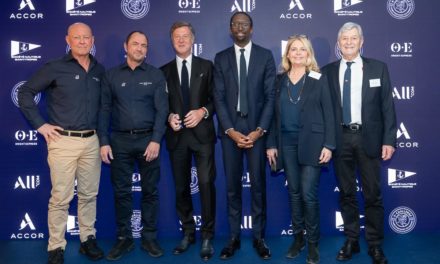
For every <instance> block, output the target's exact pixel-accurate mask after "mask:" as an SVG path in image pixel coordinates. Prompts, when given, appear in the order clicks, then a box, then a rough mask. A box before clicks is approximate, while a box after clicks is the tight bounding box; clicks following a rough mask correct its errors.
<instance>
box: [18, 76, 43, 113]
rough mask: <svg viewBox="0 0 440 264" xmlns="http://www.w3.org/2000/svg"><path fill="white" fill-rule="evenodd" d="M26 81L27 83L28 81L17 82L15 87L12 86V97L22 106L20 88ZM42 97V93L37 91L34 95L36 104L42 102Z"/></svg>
mask: <svg viewBox="0 0 440 264" xmlns="http://www.w3.org/2000/svg"><path fill="white" fill-rule="evenodd" d="M25 83H26V81H21V82H19V83H17V84H16V85H14V87H12V91H11V99H12V102H13V103H14V104H15V106H16V107H20V105H19V104H18V90H19V89H20V87H21V86H22V85H23V84H25ZM40 99H41V93H37V94H36V95H35V96H34V102H35V104H38V103H39V102H40Z"/></svg>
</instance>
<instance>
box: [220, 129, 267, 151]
mask: <svg viewBox="0 0 440 264" xmlns="http://www.w3.org/2000/svg"><path fill="white" fill-rule="evenodd" d="M262 135H263V133H262V131H261V130H254V131H252V132H250V133H249V134H248V135H243V134H242V133H240V132H238V131H236V130H235V129H233V128H232V129H230V130H229V131H228V136H229V137H230V138H231V139H232V140H234V141H235V143H237V146H238V147H239V148H246V149H247V148H252V147H253V146H254V143H255V142H256V141H257V140H258V139H259V138H260V137H261V136H262Z"/></svg>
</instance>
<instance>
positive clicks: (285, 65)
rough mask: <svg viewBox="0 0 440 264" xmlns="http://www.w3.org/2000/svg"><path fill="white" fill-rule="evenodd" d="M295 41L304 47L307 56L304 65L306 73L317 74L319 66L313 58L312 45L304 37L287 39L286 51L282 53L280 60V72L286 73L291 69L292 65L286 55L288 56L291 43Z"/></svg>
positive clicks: (297, 36) (294, 36)
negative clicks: (313, 72)
mask: <svg viewBox="0 0 440 264" xmlns="http://www.w3.org/2000/svg"><path fill="white" fill-rule="evenodd" d="M296 40H298V41H300V42H301V43H302V44H303V45H304V47H305V48H306V51H307V54H308V55H309V56H308V57H307V61H306V65H305V66H306V71H308V72H309V71H316V72H319V66H318V62H317V61H316V58H315V52H314V51H313V46H312V43H311V42H310V40H309V39H308V38H307V36H305V35H293V36H290V37H289V40H288V41H287V45H286V49H285V50H284V53H283V58H282V60H281V67H282V69H281V71H282V72H283V73H284V72H288V71H289V70H290V68H292V64H291V63H290V61H289V58H287V54H289V50H290V46H292V43H293V42H294V41H296Z"/></svg>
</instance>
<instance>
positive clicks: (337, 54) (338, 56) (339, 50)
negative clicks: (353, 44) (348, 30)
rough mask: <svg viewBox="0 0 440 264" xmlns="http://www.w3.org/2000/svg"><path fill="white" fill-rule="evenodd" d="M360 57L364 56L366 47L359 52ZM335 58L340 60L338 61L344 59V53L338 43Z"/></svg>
mask: <svg viewBox="0 0 440 264" xmlns="http://www.w3.org/2000/svg"><path fill="white" fill-rule="evenodd" d="M359 53H360V55H361V56H362V54H364V47H361V50H359ZM335 56H336V58H338V60H340V59H342V53H341V49H340V48H339V44H338V42H336V44H335Z"/></svg>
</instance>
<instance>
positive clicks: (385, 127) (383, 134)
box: [322, 58, 397, 158]
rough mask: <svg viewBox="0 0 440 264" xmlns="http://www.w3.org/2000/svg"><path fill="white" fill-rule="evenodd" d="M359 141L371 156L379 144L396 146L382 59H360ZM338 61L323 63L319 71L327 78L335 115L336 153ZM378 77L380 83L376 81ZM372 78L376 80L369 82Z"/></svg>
mask: <svg viewBox="0 0 440 264" xmlns="http://www.w3.org/2000/svg"><path fill="white" fill-rule="evenodd" d="M362 63H363V79H362V109H361V118H362V141H363V142H362V143H363V148H364V150H365V152H366V154H367V155H368V156H370V157H374V158H377V157H380V156H381V155H382V145H391V146H393V147H394V146H395V144H396V135H397V126H396V113H395V110H394V102H393V95H392V87H391V83H390V76H389V73H388V68H387V65H386V64H385V63H383V62H381V61H378V60H374V59H368V58H362ZM339 65H340V61H335V62H332V63H329V64H328V65H326V66H325V67H324V68H323V69H322V71H323V73H325V74H326V75H327V77H328V80H329V86H330V91H331V96H332V100H333V106H334V109H335V117H336V124H337V126H336V155H338V149H341V148H340V147H339V146H340V144H342V126H341V124H342V104H341V88H340V85H339ZM377 79H379V80H380V84H378V83H377V81H376V80H377ZM371 80H375V81H374V83H371Z"/></svg>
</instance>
